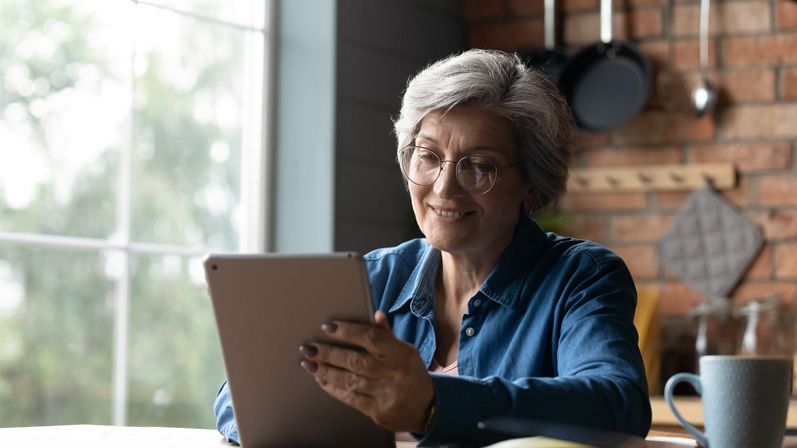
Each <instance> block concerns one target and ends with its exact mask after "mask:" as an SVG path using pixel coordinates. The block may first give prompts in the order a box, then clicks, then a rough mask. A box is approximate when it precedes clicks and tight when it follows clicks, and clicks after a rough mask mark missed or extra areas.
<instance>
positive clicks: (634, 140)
mask: <svg viewBox="0 0 797 448" xmlns="http://www.w3.org/2000/svg"><path fill="white" fill-rule="evenodd" d="M713 137H714V120H713V118H712V117H711V116H706V117H703V118H700V119H696V118H695V117H694V115H693V114H691V113H668V112H661V111H643V112H642V113H641V114H639V115H638V116H637V117H636V118H634V119H633V120H631V122H630V123H628V124H626V125H625V126H623V127H622V128H620V129H619V130H617V131H615V134H614V141H615V143H619V144H639V143H647V144H656V143H669V144H672V143H675V142H697V141H706V140H711V139H712V138H713Z"/></svg>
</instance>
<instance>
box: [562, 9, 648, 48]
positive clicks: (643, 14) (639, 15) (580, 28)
mask: <svg viewBox="0 0 797 448" xmlns="http://www.w3.org/2000/svg"><path fill="white" fill-rule="evenodd" d="M661 34H662V24H661V10H660V9H658V8H653V9H651V8H646V9H632V10H629V11H627V12H622V13H618V14H615V15H614V18H613V20H612V38H613V39H642V38H650V37H656V36H661ZM563 36H564V41H565V43H566V44H567V45H585V44H592V43H596V42H598V41H600V15H599V14H598V13H593V14H573V15H569V16H566V17H565V20H564V35H563Z"/></svg>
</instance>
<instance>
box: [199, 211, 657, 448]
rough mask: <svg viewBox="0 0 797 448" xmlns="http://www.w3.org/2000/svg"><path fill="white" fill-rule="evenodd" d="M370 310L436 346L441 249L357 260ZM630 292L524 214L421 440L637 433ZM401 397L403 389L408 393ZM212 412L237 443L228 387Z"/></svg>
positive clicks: (646, 412) (579, 246)
mask: <svg viewBox="0 0 797 448" xmlns="http://www.w3.org/2000/svg"><path fill="white" fill-rule="evenodd" d="M364 258H365V262H366V267H367V271H368V275H369V280H370V283H371V290H372V298H373V301H374V308H375V309H378V310H382V311H385V312H386V313H387V314H388V317H389V320H390V322H391V325H392V328H393V332H394V333H395V334H396V336H397V337H399V338H400V339H402V340H404V341H407V342H409V343H411V344H413V345H415V347H417V348H418V351H419V352H420V356H421V358H422V359H423V361H424V363H425V364H426V366H427V367H429V366H430V365H431V363H432V357H433V356H434V353H435V350H436V341H435V332H434V325H433V323H434V303H435V279H436V276H437V271H438V268H439V266H440V260H441V256H440V251H439V250H437V249H435V248H433V247H431V246H430V245H429V244H428V243H427V241H426V240H425V239H416V240H411V241H408V242H406V243H403V244H401V245H399V246H396V247H393V248H388V249H378V250H375V251H373V252H371V253H369V254H367V255H365V256H364ZM635 307H636V291H635V288H634V283H633V280H632V279H631V275H630V274H629V272H628V269H627V268H626V266H625V264H624V263H623V261H622V259H620V257H618V256H617V255H615V254H614V253H612V252H611V251H609V250H608V249H606V248H605V247H603V246H600V245H598V244H596V243H593V242H589V241H582V240H577V239H573V238H565V237H560V236H558V235H556V234H553V233H545V232H543V231H542V229H540V228H539V226H538V225H537V224H536V223H535V222H534V221H532V220H530V219H527V218H525V217H521V219H520V220H519V222H518V225H517V227H516V230H515V234H514V236H513V239H512V242H511V243H510V244H509V246H508V247H507V248H506V249H505V251H504V253H503V254H502V255H501V258H500V259H499V261H498V264H497V265H496V267H495V268H494V269H493V271H492V272H491V273H490V275H489V276H488V277H487V279H486V280H485V281H484V283H483V284H482V285H481V287H480V288H479V291H478V292H477V293H476V294H475V295H474V296H473V297H471V298H470V299H469V301H468V308H467V313H466V314H465V315H464V316H463V318H462V325H461V327H460V340H459V353H458V358H457V363H458V368H459V376H450V375H444V374H436V373H432V374H431V376H432V382H433V384H434V389H435V406H436V411H435V414H434V418H433V420H432V422H431V426H430V427H429V430H428V432H427V433H426V434H423V435H416V436H417V437H418V438H419V439H420V440H419V443H420V444H421V445H437V444H443V443H448V444H460V445H465V446H479V445H485V444H489V443H492V442H495V441H496V440H498V439H497V438H496V437H495V435H492V434H487V433H485V432H483V431H481V430H479V429H478V428H477V426H476V424H477V422H479V421H481V420H485V419H487V418H490V417H495V416H514V417H525V418H533V419H542V420H551V421H558V422H566V423H573V424H578V425H584V426H590V427H595V428H602V429H609V430H615V431H619V432H624V433H629V434H636V435H639V436H645V435H646V434H647V432H648V429H649V428H650V419H651V411H650V402H649V400H648V393H647V390H648V389H647V382H646V380H645V370H644V367H643V364H642V358H641V356H640V353H639V349H638V347H637V333H636V329H635V328H634V325H633V316H634V309H635ZM408 393H409V391H408ZM214 410H215V412H216V416H217V423H218V425H217V426H218V428H219V431H220V432H221V433H222V435H224V436H225V437H226V438H227V439H229V440H238V431H237V427H236V425H235V420H234V417H233V414H232V406H231V402H230V395H229V389H228V388H227V387H226V384H224V385H222V388H221V390H220V391H219V394H218V396H217V398H216V403H215V405H214Z"/></svg>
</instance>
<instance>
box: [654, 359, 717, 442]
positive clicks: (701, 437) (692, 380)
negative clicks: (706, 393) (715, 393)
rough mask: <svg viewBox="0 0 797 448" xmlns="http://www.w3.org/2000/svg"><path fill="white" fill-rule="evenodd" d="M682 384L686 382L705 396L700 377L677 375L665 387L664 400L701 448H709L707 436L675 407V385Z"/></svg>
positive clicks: (686, 374)
mask: <svg viewBox="0 0 797 448" xmlns="http://www.w3.org/2000/svg"><path fill="white" fill-rule="evenodd" d="M681 382H686V383H689V384H691V385H692V387H694V388H695V390H696V391H697V393H698V394H699V395H703V387H702V386H701V384H700V377H699V376H697V375H694V374H692V373H676V374H675V375H673V376H671V377H670V379H669V380H667V384H666V385H665V386H664V400H665V401H666V402H667V405H668V406H669V407H670V409H671V410H672V413H673V414H675V418H677V419H678V421H679V422H680V423H681V425H682V426H683V427H684V428H686V430H687V431H689V433H691V434H692V435H693V436H695V438H696V439H697V442H698V443H699V444H700V446H703V447H708V438H706V434H705V433H702V432H700V430H699V429H697V428H695V426H694V425H692V424H691V423H689V422H688V421H686V419H685V418H684V417H683V416H682V415H681V413H680V412H678V409H677V408H676V407H675V402H673V398H672V391H673V389H675V385H676V384H678V383H681Z"/></svg>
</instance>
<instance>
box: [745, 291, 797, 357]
mask: <svg viewBox="0 0 797 448" xmlns="http://www.w3.org/2000/svg"><path fill="white" fill-rule="evenodd" d="M734 314H735V315H736V316H737V317H739V318H740V319H741V320H742V331H741V335H740V337H739V343H738V344H737V350H736V353H737V354H738V355H763V356H782V355H788V354H787V353H786V344H785V338H784V334H783V333H784V332H783V328H782V325H781V319H780V317H781V316H780V297H779V296H777V295H770V296H766V297H764V298H762V299H759V300H753V301H751V302H748V303H746V304H744V305H742V306H741V307H739V308H738V309H737V310H736V311H735V313H734Z"/></svg>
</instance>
